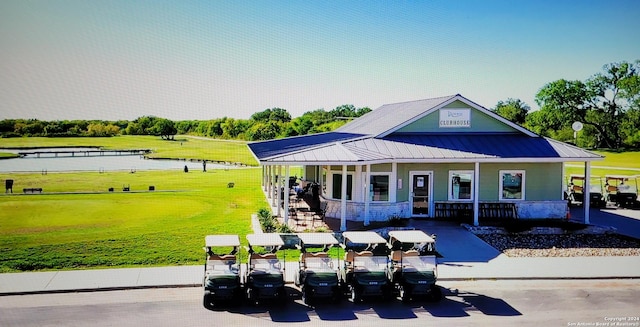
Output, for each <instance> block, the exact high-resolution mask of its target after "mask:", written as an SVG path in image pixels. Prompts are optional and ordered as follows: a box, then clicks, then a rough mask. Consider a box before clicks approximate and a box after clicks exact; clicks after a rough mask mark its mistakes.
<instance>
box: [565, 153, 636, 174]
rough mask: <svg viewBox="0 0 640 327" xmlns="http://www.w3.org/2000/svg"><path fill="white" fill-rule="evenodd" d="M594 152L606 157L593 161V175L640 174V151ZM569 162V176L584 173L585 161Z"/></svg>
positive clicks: (567, 169) (567, 168) (567, 172)
mask: <svg viewBox="0 0 640 327" xmlns="http://www.w3.org/2000/svg"><path fill="white" fill-rule="evenodd" d="M594 152H595V153H598V154H600V155H603V156H605V158H604V160H602V161H592V162H591V176H600V177H602V178H603V179H604V176H606V175H625V176H636V175H640V152H638V151H630V152H609V151H594ZM567 164H568V165H567V167H566V169H565V173H566V177H567V178H568V176H569V175H570V174H576V175H584V162H569V163H567ZM601 167H602V168H601ZM627 168H630V169H627Z"/></svg>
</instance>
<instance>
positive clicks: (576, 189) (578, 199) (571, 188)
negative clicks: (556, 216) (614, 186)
mask: <svg viewBox="0 0 640 327" xmlns="http://www.w3.org/2000/svg"><path fill="white" fill-rule="evenodd" d="M583 190H584V175H570V176H569V185H568V187H567V195H568V197H567V200H568V201H569V205H572V204H576V203H579V204H583V203H584V192H583ZM589 204H590V206H592V207H594V208H603V207H605V206H606V204H607V201H605V200H604V196H603V195H602V178H600V177H598V176H592V177H590V180H589Z"/></svg>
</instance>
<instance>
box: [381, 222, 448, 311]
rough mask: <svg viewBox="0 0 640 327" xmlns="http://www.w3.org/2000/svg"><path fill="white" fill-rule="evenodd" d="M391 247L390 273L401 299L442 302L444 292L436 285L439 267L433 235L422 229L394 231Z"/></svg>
mask: <svg viewBox="0 0 640 327" xmlns="http://www.w3.org/2000/svg"><path fill="white" fill-rule="evenodd" d="M389 247H390V248H391V255H390V257H391V260H390V261H391V262H390V263H389V275H390V279H391V282H392V284H393V285H394V286H395V290H396V292H397V293H396V294H397V295H398V296H400V299H401V300H402V301H403V302H408V301H409V300H411V299H412V298H413V299H416V298H427V299H429V300H432V301H439V300H440V299H441V298H442V292H441V290H440V288H439V287H438V286H437V285H436V279H437V277H438V266H437V262H436V255H435V240H434V239H433V237H431V236H429V235H427V234H425V233H424V232H423V231H420V230H398V231H390V232H389Z"/></svg>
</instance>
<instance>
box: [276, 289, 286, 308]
mask: <svg viewBox="0 0 640 327" xmlns="http://www.w3.org/2000/svg"><path fill="white" fill-rule="evenodd" d="M277 292H278V293H277V294H276V297H277V301H278V304H279V305H285V304H287V301H288V300H289V294H288V293H287V288H286V287H285V286H282V287H280V288H279V289H278V291H277Z"/></svg>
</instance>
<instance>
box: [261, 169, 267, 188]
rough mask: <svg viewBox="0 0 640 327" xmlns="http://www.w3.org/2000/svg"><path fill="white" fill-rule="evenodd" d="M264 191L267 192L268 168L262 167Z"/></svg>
mask: <svg viewBox="0 0 640 327" xmlns="http://www.w3.org/2000/svg"><path fill="white" fill-rule="evenodd" d="M262 191H263V192H267V166H262Z"/></svg>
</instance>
